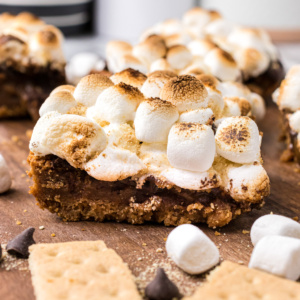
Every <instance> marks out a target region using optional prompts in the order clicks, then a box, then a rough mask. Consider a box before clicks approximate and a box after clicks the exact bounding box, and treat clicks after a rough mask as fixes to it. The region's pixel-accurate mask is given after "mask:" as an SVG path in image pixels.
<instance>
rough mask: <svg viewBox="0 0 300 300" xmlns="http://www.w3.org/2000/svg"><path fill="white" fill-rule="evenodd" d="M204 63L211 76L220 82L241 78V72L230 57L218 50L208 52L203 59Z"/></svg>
mask: <svg viewBox="0 0 300 300" xmlns="http://www.w3.org/2000/svg"><path fill="white" fill-rule="evenodd" d="M204 63H205V65H207V67H208V68H209V70H210V72H211V74H213V75H214V76H216V77H217V78H219V79H220V80H222V81H226V80H229V81H230V80H232V81H236V80H237V79H238V78H239V77H240V76H241V72H240V70H239V69H238V66H237V64H236V62H235V61H234V60H233V58H232V57H231V55H230V54H228V53H227V52H224V51H223V50H221V49H220V48H215V49H212V50H211V51H209V52H208V54H207V55H206V56H205V57H204Z"/></svg>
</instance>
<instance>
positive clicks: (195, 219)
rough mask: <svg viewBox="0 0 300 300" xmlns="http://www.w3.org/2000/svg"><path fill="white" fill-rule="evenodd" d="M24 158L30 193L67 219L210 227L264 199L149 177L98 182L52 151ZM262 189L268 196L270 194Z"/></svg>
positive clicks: (225, 220) (229, 218)
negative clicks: (140, 181)
mask: <svg viewBox="0 0 300 300" xmlns="http://www.w3.org/2000/svg"><path fill="white" fill-rule="evenodd" d="M28 162H29V163H30V166H31V171H30V176H31V177H32V178H33V182H34V184H33V186H32V187H31V190H30V193H31V194H33V195H34V196H35V197H36V199H37V201H38V204H39V206H40V207H41V208H43V209H44V208H46V209H48V210H49V211H50V212H52V213H57V214H58V216H60V217H61V218H63V219H64V220H65V221H79V220H95V221H104V220H115V221H118V222H122V221H127V222H129V223H132V224H142V223H144V222H146V221H154V222H158V223H164V224H165V225H167V226H170V225H174V226H176V225H179V224H183V223H200V222H206V223H207V224H208V225H209V226H210V227H214V226H224V225H226V224H228V223H229V222H230V221H231V220H232V219H234V218H235V217H236V216H238V215H240V214H241V213H242V212H247V211H251V210H252V209H253V208H260V207H261V206H262V205H263V200H261V201H260V202H256V203H251V202H249V201H241V202H236V201H235V200H233V199H232V198H231V197H230V195H229V194H228V193H226V192H225V191H224V190H223V189H221V188H213V189H209V190H206V191H194V190H187V189H182V188H179V187H177V186H172V187H163V185H162V183H161V182H160V181H159V180H157V179H156V178H154V177H153V176H149V177H148V178H146V180H145V183H144V184H143V185H142V187H141V188H138V186H137V183H136V181H135V180H133V179H131V178H127V179H124V180H120V181H113V182H109V181H101V180H96V179H95V178H93V177H91V176H90V175H88V174H87V173H86V172H85V171H83V170H80V169H77V168H74V167H72V166H71V165H70V164H69V163H68V162H67V161H65V160H63V159H61V158H59V157H57V156H55V155H47V156H43V157H39V156H36V155H34V154H33V153H31V154H30V155H29V157H28ZM258 192H259V191H258ZM261 193H262V196H267V194H266V193H268V192H267V191H261ZM262 198H263V197H262Z"/></svg>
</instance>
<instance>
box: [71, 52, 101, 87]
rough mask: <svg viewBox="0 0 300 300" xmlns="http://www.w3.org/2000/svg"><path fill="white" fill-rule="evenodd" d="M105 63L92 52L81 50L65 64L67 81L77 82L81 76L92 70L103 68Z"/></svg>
mask: <svg viewBox="0 0 300 300" xmlns="http://www.w3.org/2000/svg"><path fill="white" fill-rule="evenodd" d="M104 67H105V63H104V61H103V60H101V59H99V57H98V55H97V54H95V53H92V52H81V53H78V54H76V55H74V56H73V57H72V58H71V59H70V61H69V63H68V64H67V66H66V75H67V79H68V81H69V82H74V83H75V84H76V83H78V80H79V79H80V78H81V77H84V76H86V75H88V74H89V73H90V72H91V71H92V70H99V71H101V70H103V69H104Z"/></svg>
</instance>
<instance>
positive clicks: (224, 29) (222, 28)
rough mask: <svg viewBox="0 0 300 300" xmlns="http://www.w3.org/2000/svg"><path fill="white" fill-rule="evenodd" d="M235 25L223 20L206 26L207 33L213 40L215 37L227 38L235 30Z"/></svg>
mask: <svg viewBox="0 0 300 300" xmlns="http://www.w3.org/2000/svg"><path fill="white" fill-rule="evenodd" d="M234 27H235V25H234V24H233V23H231V22H230V21H228V20H225V19H223V18H220V19H217V20H215V21H212V22H210V23H209V24H207V25H206V26H205V29H204V30H205V33H206V34H207V35H209V36H210V37H211V38H214V37H216V36H217V37H227V36H228V35H229V34H230V33H231V31H232V30H233V29H234Z"/></svg>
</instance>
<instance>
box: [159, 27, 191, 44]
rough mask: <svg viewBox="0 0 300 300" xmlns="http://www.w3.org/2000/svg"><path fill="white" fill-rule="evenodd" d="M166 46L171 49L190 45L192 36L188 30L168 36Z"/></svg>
mask: <svg viewBox="0 0 300 300" xmlns="http://www.w3.org/2000/svg"><path fill="white" fill-rule="evenodd" d="M164 39H165V42H166V45H167V47H168V48H171V47H173V46H176V45H185V46H186V45H188V43H189V42H190V41H191V39H192V38H191V35H190V34H189V32H187V31H186V30H182V31H181V32H180V33H176V34H172V35H168V36H165V37H164Z"/></svg>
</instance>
